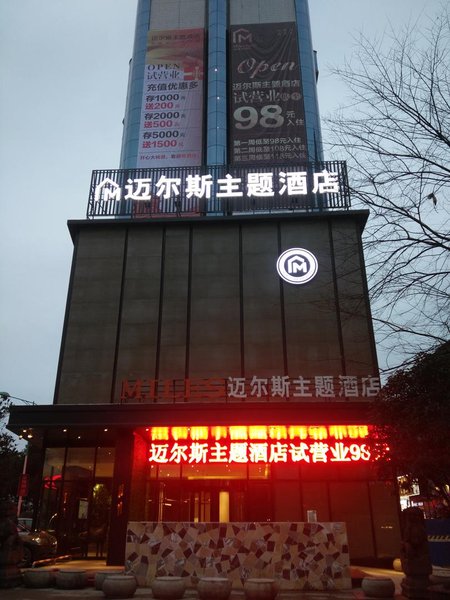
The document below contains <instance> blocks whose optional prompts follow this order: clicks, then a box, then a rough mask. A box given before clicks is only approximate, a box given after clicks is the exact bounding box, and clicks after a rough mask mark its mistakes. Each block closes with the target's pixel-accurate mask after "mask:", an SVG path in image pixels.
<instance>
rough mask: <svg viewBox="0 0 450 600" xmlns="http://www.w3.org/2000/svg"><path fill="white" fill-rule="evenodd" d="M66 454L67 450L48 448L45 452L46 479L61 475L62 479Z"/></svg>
mask: <svg viewBox="0 0 450 600" xmlns="http://www.w3.org/2000/svg"><path fill="white" fill-rule="evenodd" d="M65 452H66V449H65V448H47V450H46V451H45V461H44V477H54V476H55V475H59V478H61V473H62V468H63V465H64V454H65Z"/></svg>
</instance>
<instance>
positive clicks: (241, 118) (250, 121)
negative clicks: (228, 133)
mask: <svg viewBox="0 0 450 600" xmlns="http://www.w3.org/2000/svg"><path fill="white" fill-rule="evenodd" d="M233 117H234V120H235V121H236V129H253V127H255V126H256V125H260V126H261V127H265V128H266V129H275V128H276V127H281V126H282V125H283V123H284V117H283V115H282V109H281V106H279V105H278V104H266V105H265V106H262V107H261V108H260V109H259V111H258V110H257V109H256V108H254V107H253V106H240V107H239V108H237V109H236V110H235V111H234V113H233Z"/></svg>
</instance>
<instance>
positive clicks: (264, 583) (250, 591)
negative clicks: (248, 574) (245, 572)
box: [244, 578, 278, 600]
mask: <svg viewBox="0 0 450 600" xmlns="http://www.w3.org/2000/svg"><path fill="white" fill-rule="evenodd" d="M277 593H278V586H277V585H276V583H275V580H274V579H263V578H259V579H247V580H246V581H245V582H244V594H245V597H246V598H247V600H273V599H274V598H275V597H276V595H277Z"/></svg>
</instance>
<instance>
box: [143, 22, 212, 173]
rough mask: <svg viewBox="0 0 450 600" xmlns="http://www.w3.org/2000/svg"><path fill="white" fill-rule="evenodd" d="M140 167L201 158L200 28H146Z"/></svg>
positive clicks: (197, 162) (179, 163)
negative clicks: (151, 29) (146, 41)
mask: <svg viewBox="0 0 450 600" xmlns="http://www.w3.org/2000/svg"><path fill="white" fill-rule="evenodd" d="M145 63H146V64H145V77H144V88H143V102H142V113H141V123H140V129H139V154H138V163H137V166H138V167H140V168H157V167H165V166H172V167H180V166H181V167H183V166H184V167H188V166H198V165H201V163H202V134H203V77H204V30H203V29H173V30H159V31H149V32H148V43H147V54H146V60H145Z"/></svg>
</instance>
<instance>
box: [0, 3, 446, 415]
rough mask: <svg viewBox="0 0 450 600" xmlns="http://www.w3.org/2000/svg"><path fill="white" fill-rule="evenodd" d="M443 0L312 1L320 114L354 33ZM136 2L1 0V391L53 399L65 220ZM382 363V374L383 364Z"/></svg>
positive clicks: (76, 199)
mask: <svg viewBox="0 0 450 600" xmlns="http://www.w3.org/2000/svg"><path fill="white" fill-rule="evenodd" d="M440 5H441V0H377V1H374V0H310V12H311V21H312V30H313V40H314V46H315V49H316V50H317V51H318V53H319V65H320V79H319V102H320V108H321V113H322V115H326V114H327V113H330V112H332V111H333V110H334V109H335V108H336V107H337V106H338V105H339V104H340V103H342V102H343V101H344V98H343V93H344V90H343V88H342V86H341V85H339V84H338V83H337V82H336V81H335V80H334V79H333V77H332V76H330V74H329V72H328V66H329V65H330V64H333V65H339V64H342V62H343V60H344V57H347V58H350V56H351V53H352V49H353V47H354V37H357V36H358V32H360V31H363V32H364V33H365V34H366V35H367V36H368V37H370V38H372V37H374V36H376V37H380V36H381V35H382V34H383V32H384V31H387V30H389V29H390V28H391V27H392V28H393V29H394V30H399V29H400V28H401V27H402V26H403V25H404V24H405V23H407V22H410V21H412V22H415V21H416V20H419V22H420V21H421V20H422V19H425V18H426V17H427V16H431V15H433V14H434V13H435V12H436V11H437V10H438V8H439V6H440ZM135 11H136V0H75V1H71V0H45V1H39V0H20V1H18V0H0V78H1V79H0V80H1V82H2V83H1V89H0V132H1V136H0V180H1V190H2V197H1V200H0V277H1V279H0V280H1V294H0V331H1V346H0V391H7V392H9V393H10V394H11V395H12V396H17V397H20V398H25V399H28V400H32V401H34V402H37V403H41V404H46V403H51V402H52V399H53V389H54V383H55V377H56V368H57V362H58V355H59V344H60V340H61V333H62V325H63V318H64V310H65V301H66V294H67V286H68V281H69V274H70V267H71V257H72V243H71V239H70V236H69V233H68V230H67V226H66V222H67V220H68V219H80V218H84V216H85V212H86V205H87V194H88V190H89V182H90V174H91V171H92V170H93V169H101V168H116V167H117V166H118V161H119V153H120V143H121V131H122V118H123V112H124V107H125V95H126V85H127V76H128V61H129V58H130V56H131V50H132V43H133V33H134V20H135ZM380 358H381V361H380V362H381V366H383V361H382V357H380Z"/></svg>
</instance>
